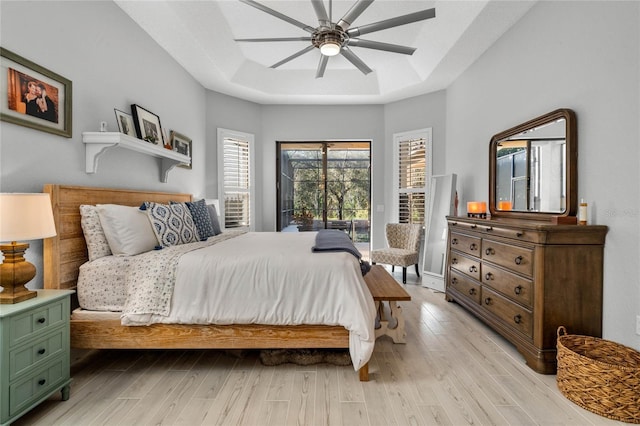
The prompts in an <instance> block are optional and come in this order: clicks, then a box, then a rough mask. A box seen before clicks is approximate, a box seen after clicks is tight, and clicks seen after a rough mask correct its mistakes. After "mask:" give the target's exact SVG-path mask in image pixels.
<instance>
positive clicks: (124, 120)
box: [113, 108, 137, 138]
mask: <svg viewBox="0 0 640 426" xmlns="http://www.w3.org/2000/svg"><path fill="white" fill-rule="evenodd" d="M113 110H114V111H115V113H116V122H117V123H118V130H119V131H120V133H124V134H125V135H127V136H132V137H134V138H136V137H137V135H136V129H135V126H134V125H133V116H132V115H131V114H128V113H126V112H124V111H120V110H119V109H117V108H114V109H113Z"/></svg>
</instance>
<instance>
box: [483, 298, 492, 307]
mask: <svg viewBox="0 0 640 426" xmlns="http://www.w3.org/2000/svg"><path fill="white" fill-rule="evenodd" d="M484 304H485V305H490V304H491V298H490V297H486V298H485V299H484Z"/></svg>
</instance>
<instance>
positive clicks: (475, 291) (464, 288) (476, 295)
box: [449, 271, 480, 303]
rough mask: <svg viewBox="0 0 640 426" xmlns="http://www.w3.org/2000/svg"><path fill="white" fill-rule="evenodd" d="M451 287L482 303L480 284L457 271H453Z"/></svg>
mask: <svg viewBox="0 0 640 426" xmlns="http://www.w3.org/2000/svg"><path fill="white" fill-rule="evenodd" d="M449 287H450V288H452V289H455V291H457V292H458V293H460V294H462V295H463V296H465V297H468V298H469V299H471V300H473V301H474V302H476V303H480V284H478V283H477V282H475V281H473V280H472V279H470V278H468V277H466V276H465V275H464V274H461V273H459V272H456V271H451V274H450V278H449Z"/></svg>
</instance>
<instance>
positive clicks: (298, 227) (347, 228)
mask: <svg viewBox="0 0 640 426" xmlns="http://www.w3.org/2000/svg"><path fill="white" fill-rule="evenodd" d="M277 151H278V152H277V156H276V158H277V173H278V182H277V191H276V192H277V197H278V199H277V205H278V218H277V229H278V231H285V232H286V231H294V232H295V231H298V232H299V231H307V230H318V229H325V228H327V229H340V230H343V231H344V232H346V233H348V234H349V236H350V237H351V238H352V240H353V241H354V242H363V243H365V242H366V243H368V242H369V224H370V206H371V203H370V200H371V144H370V142H362V141H352V142H278V143H277ZM361 251H362V250H361Z"/></svg>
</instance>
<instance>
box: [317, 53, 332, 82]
mask: <svg viewBox="0 0 640 426" xmlns="http://www.w3.org/2000/svg"><path fill="white" fill-rule="evenodd" d="M327 62H329V57H328V56H325V55H320V62H318V70H317V71H316V78H322V77H323V76H324V70H326V69H327Z"/></svg>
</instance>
